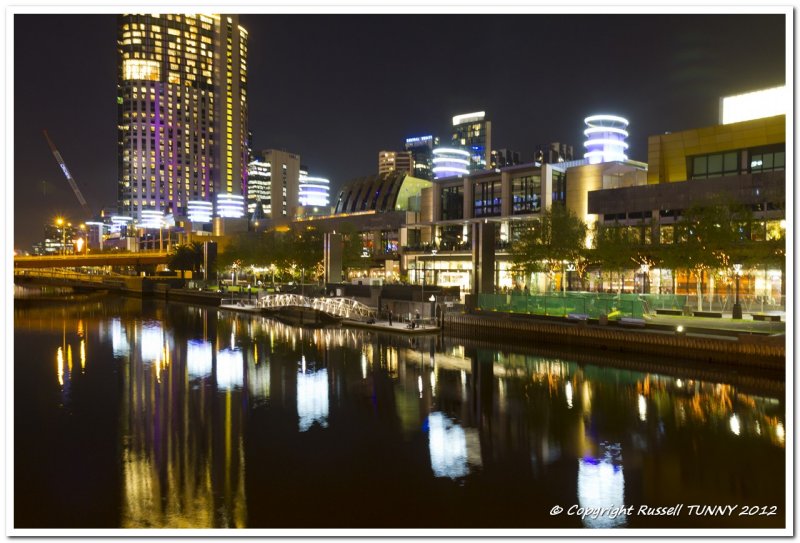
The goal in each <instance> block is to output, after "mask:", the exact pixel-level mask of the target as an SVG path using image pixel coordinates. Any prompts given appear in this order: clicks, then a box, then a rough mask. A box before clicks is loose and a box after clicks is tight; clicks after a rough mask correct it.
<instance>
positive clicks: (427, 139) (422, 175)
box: [406, 134, 439, 181]
mask: <svg viewBox="0 0 800 543" xmlns="http://www.w3.org/2000/svg"><path fill="white" fill-rule="evenodd" d="M438 146H439V138H438V137H436V136H433V135H431V134H428V135H426V136H414V137H411V138H406V151H410V152H411V158H412V160H413V161H414V171H413V173H412V175H413V176H414V177H416V178H417V179H427V180H429V181H432V180H433V150H434V149H435V148H436V147H438Z"/></svg>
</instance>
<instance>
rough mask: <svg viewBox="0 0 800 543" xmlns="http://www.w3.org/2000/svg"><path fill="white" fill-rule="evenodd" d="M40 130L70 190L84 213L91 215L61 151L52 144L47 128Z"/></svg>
mask: <svg viewBox="0 0 800 543" xmlns="http://www.w3.org/2000/svg"><path fill="white" fill-rule="evenodd" d="M42 132H44V138H45V139H46V140H47V144H48V145H49V146H50V150H51V151H52V152H53V156H54V157H55V159H56V162H58V165H59V166H61V171H63V172H64V176H65V177H66V178H67V181H68V182H69V186H70V187H72V192H74V193H75V197H76V198H77V199H78V201H79V202H80V203H81V205H82V206H83V210H84V211H85V212H86V215H87V216H88V215H91V214H92V212H91V211H90V210H89V205H88V204H87V203H86V198H84V197H83V194H81V189H79V188H78V184H77V183H75V179H73V177H72V175H71V174H70V173H69V170H68V169H67V165H66V164H65V163H64V159H63V158H61V153H59V152H58V149H56V146H55V145H54V144H53V140H51V139H50V136H48V135H47V130H42Z"/></svg>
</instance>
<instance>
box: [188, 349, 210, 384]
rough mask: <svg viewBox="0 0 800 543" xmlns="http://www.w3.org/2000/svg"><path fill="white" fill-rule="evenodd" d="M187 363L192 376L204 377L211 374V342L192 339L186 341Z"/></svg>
mask: <svg viewBox="0 0 800 543" xmlns="http://www.w3.org/2000/svg"><path fill="white" fill-rule="evenodd" d="M186 365H187V367H188V370H189V377H190V378H203V377H208V376H210V375H211V342H209V341H203V340H202V339H190V340H189V341H187V342H186Z"/></svg>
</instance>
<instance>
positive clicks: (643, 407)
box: [639, 394, 647, 422]
mask: <svg viewBox="0 0 800 543" xmlns="http://www.w3.org/2000/svg"><path fill="white" fill-rule="evenodd" d="M639 420H640V421H642V422H645V421H646V420H647V400H645V398H644V396H642V395H641V394H639Z"/></svg>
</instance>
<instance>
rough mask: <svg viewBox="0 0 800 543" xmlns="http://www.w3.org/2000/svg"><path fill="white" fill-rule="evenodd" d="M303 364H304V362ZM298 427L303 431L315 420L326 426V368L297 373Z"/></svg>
mask: <svg viewBox="0 0 800 543" xmlns="http://www.w3.org/2000/svg"><path fill="white" fill-rule="evenodd" d="M304 366H305V364H304ZM297 416H298V418H299V422H298V427H299V429H300V431H301V432H305V431H306V430H308V429H309V428H311V426H312V425H313V424H314V423H315V422H316V423H318V424H319V425H320V426H322V427H323V428H327V427H328V370H327V369H326V368H323V369H321V370H319V371H317V372H313V373H305V372H300V373H298V374H297Z"/></svg>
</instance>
